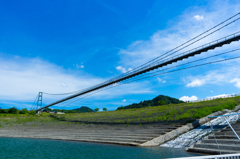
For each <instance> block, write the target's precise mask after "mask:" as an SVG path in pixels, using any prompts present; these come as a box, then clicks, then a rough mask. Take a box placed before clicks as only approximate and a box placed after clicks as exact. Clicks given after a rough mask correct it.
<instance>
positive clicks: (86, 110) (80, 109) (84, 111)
mask: <svg viewBox="0 0 240 159" xmlns="http://www.w3.org/2000/svg"><path fill="white" fill-rule="evenodd" d="M73 111H78V112H81V113H86V112H94V110H92V109H91V108H89V107H86V106H82V107H81V108H77V109H73Z"/></svg>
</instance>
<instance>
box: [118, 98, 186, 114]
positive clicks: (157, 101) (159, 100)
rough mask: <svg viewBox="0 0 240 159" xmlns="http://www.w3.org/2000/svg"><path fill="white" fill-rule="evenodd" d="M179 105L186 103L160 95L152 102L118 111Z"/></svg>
mask: <svg viewBox="0 0 240 159" xmlns="http://www.w3.org/2000/svg"><path fill="white" fill-rule="evenodd" d="M178 103H184V102H183V101H181V100H178V99H176V98H172V97H169V96H164V95H159V96H157V97H155V98H153V99H152V100H144V101H141V102H140V103H133V104H130V105H127V106H125V107H123V106H121V107H118V108H117V110H120V109H132V108H142V107H148V106H159V105H167V104H178Z"/></svg>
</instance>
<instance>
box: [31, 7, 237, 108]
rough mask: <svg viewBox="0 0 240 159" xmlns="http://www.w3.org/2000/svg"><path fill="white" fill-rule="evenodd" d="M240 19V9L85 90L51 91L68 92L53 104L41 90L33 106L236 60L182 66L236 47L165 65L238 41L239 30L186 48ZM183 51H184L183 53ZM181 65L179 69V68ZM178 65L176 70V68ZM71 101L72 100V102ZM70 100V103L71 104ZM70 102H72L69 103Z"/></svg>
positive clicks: (63, 100) (36, 106)
mask: <svg viewBox="0 0 240 159" xmlns="http://www.w3.org/2000/svg"><path fill="white" fill-rule="evenodd" d="M239 19H240V12H239V13H237V14H235V15H233V16H232V17H230V18H228V19H226V20H224V21H222V22H221V23H219V24H217V25H215V26H214V27H212V28H210V29H208V30H206V31H205V32H203V33H201V34H199V35H198V36H196V37H194V38H192V39H190V40H188V41H187V42H185V43H183V44H181V45H179V46H177V47H175V48H174V49H172V50H170V51H168V52H166V53H164V54H161V55H160V56H158V57H156V58H154V59H152V60H150V61H148V62H147V63H144V64H142V65H140V66H138V67H136V68H134V69H132V70H130V71H128V72H126V73H124V74H121V75H119V76H116V77H114V78H112V79H110V80H107V81H105V82H103V83H100V84H98V85H94V86H92V87H90V88H86V89H84V90H80V91H75V92H70V93H62V94H50V95H69V94H71V95H70V96H67V97H65V98H63V99H60V100H57V101H55V102H53V103H50V104H48V105H46V106H42V96H43V94H49V93H45V92H39V94H38V96H37V97H36V99H35V101H34V103H33V107H32V108H33V109H34V110H36V112H38V111H41V110H42V109H45V108H48V107H51V106H54V105H57V104H60V103H63V102H65V101H68V100H71V99H75V98H76V97H78V99H76V100H74V101H73V102H76V101H77V100H80V99H81V98H84V97H86V96H89V95H92V94H94V93H98V92H100V91H103V90H105V89H109V88H112V87H116V86H120V85H122V84H127V83H131V82H134V81H138V80H142V79H145V78H150V77H153V76H159V75H163V74H167V73H171V72H176V71H180V70H183V69H189V68H193V67H199V66H204V65H208V64H213V63H218V62H223V61H227V60H233V59H237V58H240V56H236V57H231V58H225V59H221V60H215V61H211V62H207V63H202V64H198V65H194V66H188V67H183V68H182V66H184V65H188V64H190V63H191V64H193V63H196V62H198V61H203V60H205V59H210V58H214V57H217V56H220V55H223V54H228V53H232V52H236V51H239V50H240V48H237V49H233V50H230V51H227V52H222V53H218V54H216V55H213V56H209V57H205V58H202V59H198V60H194V61H191V62H186V63H183V64H179V65H176V66H171V67H168V68H164V69H163V67H166V66H168V65H171V64H173V63H177V62H179V61H182V60H184V59H187V58H189V57H194V56H195V55H198V54H202V53H204V52H208V51H209V50H213V49H216V48H218V47H222V46H224V45H227V44H230V43H232V42H235V41H239V40H240V31H237V32H235V33H232V34H229V35H227V36H224V37H222V38H219V39H217V40H214V41H211V42H209V43H206V44H204V45H201V46H198V47H195V48H193V49H189V50H187V51H183V50H186V49H188V48H189V47H190V46H193V45H194V44H196V43H197V42H199V41H201V40H203V39H205V38H207V37H209V36H211V35H212V34H214V33H216V32H218V31H220V30H222V29H223V28H226V27H227V26H229V25H232V24H233V23H235V22H236V21H238V20H239ZM180 51H182V52H180ZM179 67H180V68H179ZM174 68H176V69H174ZM73 102H71V103H73ZM71 103H70V104H71ZM68 105H69V104H68Z"/></svg>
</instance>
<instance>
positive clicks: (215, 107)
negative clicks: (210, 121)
mask: <svg viewBox="0 0 240 159" xmlns="http://www.w3.org/2000/svg"><path fill="white" fill-rule="evenodd" d="M239 104H240V97H232V98H225V99H223V98H219V99H215V100H211V101H202V102H196V103H181V104H169V105H164V106H154V107H145V108H136V109H124V110H116V111H109V112H94V113H71V114H63V115H55V117H57V118H58V119H60V120H65V121H78V122H86V123H129V124H130V123H148V122H161V121H165V122H169V121H170V122H171V121H179V120H189V121H194V120H196V119H199V118H202V117H204V116H207V115H209V114H211V113H213V112H217V111H221V110H223V109H234V108H235V106H236V105H239Z"/></svg>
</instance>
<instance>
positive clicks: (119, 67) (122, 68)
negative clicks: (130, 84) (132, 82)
mask: <svg viewBox="0 0 240 159" xmlns="http://www.w3.org/2000/svg"><path fill="white" fill-rule="evenodd" d="M116 69H117V70H119V71H121V72H122V73H126V72H127V71H126V69H125V68H124V67H122V66H118V67H116Z"/></svg>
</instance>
